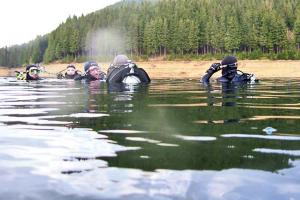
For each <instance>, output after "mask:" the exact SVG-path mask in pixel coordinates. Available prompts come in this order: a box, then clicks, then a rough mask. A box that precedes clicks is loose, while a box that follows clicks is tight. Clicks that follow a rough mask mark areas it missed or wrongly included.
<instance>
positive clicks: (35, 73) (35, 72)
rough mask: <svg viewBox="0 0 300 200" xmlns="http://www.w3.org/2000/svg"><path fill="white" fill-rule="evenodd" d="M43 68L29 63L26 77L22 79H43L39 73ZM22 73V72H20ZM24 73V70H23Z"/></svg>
mask: <svg viewBox="0 0 300 200" xmlns="http://www.w3.org/2000/svg"><path fill="white" fill-rule="evenodd" d="M40 72H41V70H40V68H39V67H38V66H37V65H27V66H26V71H25V74H24V75H25V78H24V79H21V80H26V81H29V80H30V81H31V80H41V78H40V76H39V74H40ZM20 73H21V72H20ZM23 73H24V72H23ZM17 79H18V77H17Z"/></svg>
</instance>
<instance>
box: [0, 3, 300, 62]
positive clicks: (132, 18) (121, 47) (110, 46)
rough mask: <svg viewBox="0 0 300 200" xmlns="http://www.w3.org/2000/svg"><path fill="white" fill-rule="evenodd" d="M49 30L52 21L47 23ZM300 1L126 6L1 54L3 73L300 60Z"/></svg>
mask: <svg viewBox="0 0 300 200" xmlns="http://www.w3.org/2000/svg"><path fill="white" fill-rule="evenodd" d="M45 23H46V22H45ZM299 52H300V0H284V1H282V0H247V1H245V0H155V1H154V0H123V1H120V2H119V3H117V4H114V5H112V6H108V7H106V8H104V9H101V10H98V11H95V12H93V13H90V14H88V15H85V16H84V15H82V16H78V17H77V16H70V17H69V18H68V19H66V20H65V21H64V22H63V23H61V24H60V25H59V26H58V27H57V28H56V29H55V30H53V31H52V32H50V33H48V34H46V35H43V36H38V37H37V38H35V39H34V40H32V41H30V42H28V43H24V44H21V45H14V46H10V47H2V48H1V49H0V66H8V67H14V66H20V65H24V64H28V63H50V62H81V61H85V60H86V59H96V60H99V59H107V58H111V57H112V56H114V55H116V54H120V53H124V54H128V55H129V56H130V57H132V58H134V59H136V60H147V59H149V58H151V59H153V58H157V59H166V60H176V59H182V60H190V59H219V58H221V57H222V56H224V55H227V54H233V55H236V56H238V58H239V59H300V53H299Z"/></svg>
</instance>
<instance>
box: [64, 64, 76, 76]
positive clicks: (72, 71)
mask: <svg viewBox="0 0 300 200" xmlns="http://www.w3.org/2000/svg"><path fill="white" fill-rule="evenodd" d="M75 74H76V68H75V66H74V65H68V66H67V70H66V75H69V76H74V75H75Z"/></svg>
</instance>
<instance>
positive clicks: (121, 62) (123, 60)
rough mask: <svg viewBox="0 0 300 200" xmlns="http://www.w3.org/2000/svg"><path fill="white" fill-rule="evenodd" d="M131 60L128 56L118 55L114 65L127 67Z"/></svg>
mask: <svg viewBox="0 0 300 200" xmlns="http://www.w3.org/2000/svg"><path fill="white" fill-rule="evenodd" d="M129 62H130V60H129V58H128V57H127V56H126V55H117V56H116V57H115V58H114V60H113V62H112V65H114V66H121V65H125V64H127V63H129Z"/></svg>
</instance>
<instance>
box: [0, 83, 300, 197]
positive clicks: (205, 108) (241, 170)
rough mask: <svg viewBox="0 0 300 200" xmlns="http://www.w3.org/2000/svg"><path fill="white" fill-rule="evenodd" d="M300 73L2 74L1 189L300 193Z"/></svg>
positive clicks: (50, 193)
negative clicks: (136, 81) (185, 76)
mask: <svg viewBox="0 0 300 200" xmlns="http://www.w3.org/2000/svg"><path fill="white" fill-rule="evenodd" d="M299 85H300V80H297V79H295V80H280V79H274V80H261V81H260V83H257V84H252V85H244V86H234V85H227V86H221V85H218V84H213V85H212V87H210V88H206V87H204V86H202V85H200V84H199V83H198V81H197V80H154V81H153V83H152V84H151V85H150V86H149V87H126V88H121V89H120V88H117V87H111V88H107V85H106V84H105V83H99V82H98V83H97V82H96V83H91V84H82V83H75V82H73V81H58V80H43V81H40V82H32V83H26V82H23V81H18V82H16V81H15V80H14V79H12V78H8V79H5V78H2V79H0V92H1V95H0V148H1V149H0V174H1V182H0V199H22V200H24V199H25V200H27V199H28V200H29V199H30V200H31V199H33V200H39V199H55V200H57V199H70V200H71V199H72V200H73V199H80V200H83V199H130V200H131V199H161V200H167V199H176V200H177V199H178V200H179V199H187V200H192V199H212V200H215V199H228V200H232V199H272V200H274V199H278V200H279V199H280V200H283V199H287V200H296V199H300V160H299V158H300V103H299V97H300V88H299ZM121 90H123V91H121ZM124 90H125V91H124ZM272 129H274V130H276V131H274V130H273V131H272Z"/></svg>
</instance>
